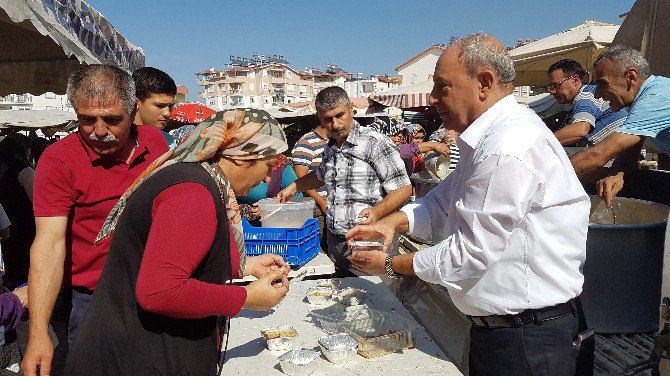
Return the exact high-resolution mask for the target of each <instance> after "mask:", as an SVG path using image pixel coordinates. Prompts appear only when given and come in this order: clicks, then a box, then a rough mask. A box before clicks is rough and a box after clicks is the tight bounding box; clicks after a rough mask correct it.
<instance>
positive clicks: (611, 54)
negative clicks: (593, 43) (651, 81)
mask: <svg viewBox="0 0 670 376" xmlns="http://www.w3.org/2000/svg"><path fill="white" fill-rule="evenodd" d="M603 59H609V60H611V61H612V63H614V69H615V70H616V73H617V74H624V73H625V72H626V71H627V70H629V69H631V68H633V69H635V70H637V73H638V74H639V75H640V77H641V78H642V79H643V80H646V79H647V78H648V77H649V76H651V68H650V67H649V63H648V62H647V59H645V58H644V56H643V55H642V53H641V52H640V51H638V50H635V49H632V48H630V47H628V46H622V45H620V44H616V45H614V46H612V47H610V48H609V49H608V50H607V51H605V52H603V53H602V54H601V55H600V56H598V58H597V59H596V62H595V63H593V66H594V67H595V66H597V65H598V64H600V62H602V61H603Z"/></svg>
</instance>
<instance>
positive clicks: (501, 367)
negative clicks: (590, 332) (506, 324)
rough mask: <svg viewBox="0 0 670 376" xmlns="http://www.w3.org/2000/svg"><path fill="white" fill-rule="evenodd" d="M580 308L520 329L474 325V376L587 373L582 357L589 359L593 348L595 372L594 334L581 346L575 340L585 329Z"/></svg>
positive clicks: (539, 375) (472, 346) (540, 375)
mask: <svg viewBox="0 0 670 376" xmlns="http://www.w3.org/2000/svg"><path fill="white" fill-rule="evenodd" d="M580 308H581V307H578V309H577V310H576V312H574V313H573V314H568V315H566V316H563V317H559V318H555V319H552V320H547V321H542V322H540V323H534V322H533V323H530V324H526V325H524V326H522V327H519V328H498V329H486V328H479V327H475V326H473V327H472V328H471V329H470V376H484V375H485V376H524V375H528V376H572V375H580V376H581V375H586V374H588V373H589V370H588V369H587V368H588V365H585V364H584V362H585V360H583V359H582V358H585V359H586V358H588V357H589V354H588V352H589V351H590V352H591V353H590V359H591V363H590V367H591V369H590V372H591V373H592V372H593V363H592V359H593V347H592V346H591V345H592V340H593V337H591V338H590V339H589V341H585V342H586V343H582V345H581V346H580V345H578V344H577V343H576V342H575V339H576V337H577V335H578V334H579V333H580V329H581V327H582V326H584V329H585V325H583V324H582V323H581V321H582V320H580V316H581V315H580V312H579V309H580ZM584 324H585V323H584ZM580 349H581V350H582V354H580ZM578 359H579V360H578ZM578 363H579V364H580V366H579V367H578Z"/></svg>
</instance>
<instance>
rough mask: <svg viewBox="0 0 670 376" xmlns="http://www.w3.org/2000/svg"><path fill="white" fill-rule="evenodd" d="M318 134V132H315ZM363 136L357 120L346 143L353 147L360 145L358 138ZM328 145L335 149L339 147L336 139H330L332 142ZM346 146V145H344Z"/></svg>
mask: <svg viewBox="0 0 670 376" xmlns="http://www.w3.org/2000/svg"><path fill="white" fill-rule="evenodd" d="M314 133H316V132H314ZM360 135H361V125H360V124H358V122H357V121H356V120H354V126H353V128H351V132H349V135H348V136H347V139H346V140H345V141H344V143H345V144H346V143H349V144H351V145H358V138H359V137H360ZM328 145H329V146H331V147H333V146H335V147H337V142H336V141H335V139H334V138H332V137H331V138H330V141H329V142H328ZM342 146H344V144H342Z"/></svg>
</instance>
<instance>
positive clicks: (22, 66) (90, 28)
mask: <svg viewBox="0 0 670 376" xmlns="http://www.w3.org/2000/svg"><path fill="white" fill-rule="evenodd" d="M0 45H1V46H3V47H2V48H1V49H0V95H6V94H11V93H17V94H23V93H31V94H34V95H39V94H43V93H45V92H53V93H56V94H64V93H65V90H66V84H67V78H68V76H69V75H70V73H72V72H73V71H74V70H76V69H77V68H79V67H80V66H81V65H82V64H99V63H104V64H114V65H117V66H120V67H122V68H123V69H126V70H128V71H133V70H135V69H137V68H140V67H143V66H144V52H143V51H142V49H141V48H139V47H137V46H135V45H133V44H132V43H130V42H129V41H128V40H127V39H126V38H124V37H123V36H122V35H121V34H120V33H119V32H118V31H116V29H114V27H113V26H112V25H111V24H110V23H109V21H107V19H105V17H104V16H103V15H102V14H100V13H99V12H98V11H97V10H95V9H94V8H93V7H91V6H90V5H88V3H86V2H85V1H83V0H0Z"/></svg>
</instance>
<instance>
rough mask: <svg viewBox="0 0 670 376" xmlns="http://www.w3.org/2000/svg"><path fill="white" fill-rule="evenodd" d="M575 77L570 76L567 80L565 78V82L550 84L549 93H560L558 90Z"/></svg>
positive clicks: (548, 86)
mask: <svg viewBox="0 0 670 376" xmlns="http://www.w3.org/2000/svg"><path fill="white" fill-rule="evenodd" d="M573 77H575V76H574V75H572V76H568V77H566V78H565V79H564V80H563V81H561V82H552V83H550V84H549V85H547V91H548V92H550V93H551V92H552V91H554V92H556V91H558V89H559V88H560V87H561V85H563V83H564V82H565V81H567V80H569V79H571V78H573Z"/></svg>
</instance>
